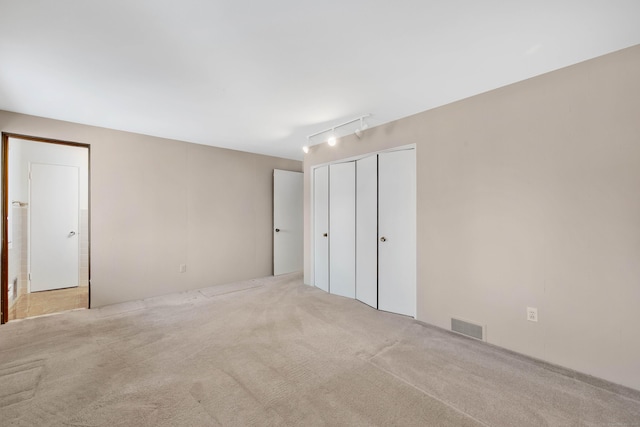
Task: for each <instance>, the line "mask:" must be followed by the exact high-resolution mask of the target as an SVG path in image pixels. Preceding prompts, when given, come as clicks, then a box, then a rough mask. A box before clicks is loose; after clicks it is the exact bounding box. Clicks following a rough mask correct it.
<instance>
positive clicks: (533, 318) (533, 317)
mask: <svg viewBox="0 0 640 427" xmlns="http://www.w3.org/2000/svg"><path fill="white" fill-rule="evenodd" d="M527 320H528V321H530V322H537V321H538V309H537V308H535V307H527Z"/></svg>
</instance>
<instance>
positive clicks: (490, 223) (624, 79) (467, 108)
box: [305, 46, 640, 389]
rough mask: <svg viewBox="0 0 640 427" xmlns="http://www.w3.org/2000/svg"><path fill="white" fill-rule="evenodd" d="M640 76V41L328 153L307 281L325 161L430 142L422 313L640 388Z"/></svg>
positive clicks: (320, 157) (319, 152)
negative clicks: (473, 325)
mask: <svg viewBox="0 0 640 427" xmlns="http://www.w3.org/2000/svg"><path fill="white" fill-rule="evenodd" d="M638 76H640V46H636V47H633V48H630V49H626V50H623V51H620V52H616V53H613V54H610V55H607V56H604V57H600V58H596V59H594V60H591V61H587V62H584V63H581V64H578V65H575V66H572V67H569V68H565V69H562V70H558V71H555V72H552V73H549V74H546V75H543V76H540V77H536V78H533V79H530V80H527V81H524V82H520V83H517V84H514V85H511V86H507V87H504V88H501V89H498V90H494V91H491V92H488V93H485V94H482V95H479V96H475V97H472V98H469V99H466V100H463V101H460V102H456V103H453V104H450V105H447V106H444V107H441V108H438V109H434V110H430V111H426V112H424V113H421V114H418V115H415V116H411V117H408V118H405V119H402V120H398V121H396V122H392V123H389V124H387V125H384V126H379V127H376V128H373V129H370V130H368V131H366V134H365V137H363V139H361V140H358V139H356V138H355V137H354V136H351V137H347V138H345V139H343V140H342V141H340V142H339V143H338V145H337V146H336V147H334V148H330V147H328V146H327V145H326V144H323V145H320V146H316V147H313V148H312V149H311V152H310V153H309V154H308V155H307V156H306V158H305V221H306V222H305V272H306V275H305V281H306V282H307V283H309V282H310V278H309V268H310V260H309V252H310V247H309V243H310V242H309V229H310V228H309V224H310V222H309V221H310V215H309V185H310V183H309V170H310V167H311V166H312V165H316V164H321V163H324V162H328V161H331V160H336V159H340V158H347V157H351V156H354V155H357V154H361V153H365V152H373V151H377V150H380V149H384V148H388V147H393V146H400V145H406V144H413V143H415V144H417V168H418V176H417V180H418V182H417V197H418V212H417V217H418V223H417V228H418V236H417V242H418V246H417V257H418V258H417V259H418V272H417V273H418V295H417V298H418V315H417V318H418V319H419V320H421V321H424V322H427V323H431V324H434V325H437V326H440V327H443V328H447V329H449V328H450V319H451V317H460V318H463V319H468V320H471V321H475V322H478V323H481V324H484V325H486V328H487V329H486V331H487V341H488V342H489V343H492V344H496V345H498V346H502V347H505V348H508V349H511V350H515V351H517V352H520V353H523V354H527V355H530V356H533V357H536V358H539V359H542V360H546V361H549V362H552V363H555V364H559V365H562V366H565V367H569V368H572V369H575V370H578V371H581V372H585V373H588V374H591V375H594V376H597V377H601V378H604V379H608V380H610V381H613V382H616V383H619V384H623V385H627V386H630V387H633V388H636V389H640V334H638V330H637V328H638V325H640V309H639V308H638V307H639V306H640V78H638ZM527 306H532V307H537V308H538V314H539V322H538V323H532V322H528V321H527V320H525V310H526V307H527Z"/></svg>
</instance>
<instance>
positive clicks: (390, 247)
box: [378, 150, 416, 317]
mask: <svg viewBox="0 0 640 427" xmlns="http://www.w3.org/2000/svg"><path fill="white" fill-rule="evenodd" d="M415 183H416V172H415V150H404V151H394V152H390V153H382V154H380V155H379V156H378V198H379V199H378V308H379V309H380V310H385V311H390V312H393V313H399V314H404V315H407V316H412V317H415V314H416V189H415Z"/></svg>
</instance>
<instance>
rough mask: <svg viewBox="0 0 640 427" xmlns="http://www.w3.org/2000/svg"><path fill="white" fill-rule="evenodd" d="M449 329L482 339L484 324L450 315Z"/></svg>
mask: <svg viewBox="0 0 640 427" xmlns="http://www.w3.org/2000/svg"><path fill="white" fill-rule="evenodd" d="M451 330H452V331H453V332H457V333H459V334H462V335H466V336H468V337H471V338H475V339H478V340H481V341H484V326H482V325H478V324H476V323H471V322H467V321H466V320H460V319H456V318H454V317H452V318H451Z"/></svg>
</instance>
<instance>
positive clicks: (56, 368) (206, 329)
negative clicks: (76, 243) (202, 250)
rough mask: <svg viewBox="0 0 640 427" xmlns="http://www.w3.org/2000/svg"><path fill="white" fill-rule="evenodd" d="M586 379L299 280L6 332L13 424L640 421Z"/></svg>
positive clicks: (4, 394)
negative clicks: (329, 292)
mask: <svg viewBox="0 0 640 427" xmlns="http://www.w3.org/2000/svg"><path fill="white" fill-rule="evenodd" d="M574 377H577V378H574ZM581 378H582V379H585V378H583V377H582V376H580V375H577V376H576V375H571V372H565V371H563V370H561V369H555V368H553V367H549V366H546V365H544V364H542V363H539V362H535V361H532V360H530V359H527V358H525V357H522V356H518V355H514V354H511V353H509V352H506V351H503V350H500V349H497V348H494V347H492V346H488V345H485V344H483V343H480V342H476V341H473V340H470V339H467V338H465V337H460V336H457V335H453V334H451V333H449V332H446V331H442V330H440V329H437V328H433V327H429V326H425V325H422V324H420V323H419V322H416V321H414V320H412V319H409V318H406V317H403V316H398V315H393V314H389V313H384V312H379V311H376V310H373V309H371V308H369V307H368V306H366V305H364V304H362V303H359V302H357V301H355V300H351V299H346V298H341V297H336V296H332V295H328V294H326V293H324V292H322V291H320V290H318V289H315V288H312V287H309V286H305V285H303V284H302V280H301V277H300V275H297V274H296V275H287V276H281V277H278V278H265V279H261V280H252V281H247V282H242V283H236V284H229V285H223V286H215V287H211V288H207V289H201V290H199V291H191V292H186V293H180V294H174V295H169V296H166V297H159V298H153V299H148V300H144V301H136V302H132V303H125V304H119V305H114V306H109V307H105V308H102V309H92V310H84V311H76V312H68V313H64V314H60V315H55V316H49V317H40V318H34V319H27V320H23V321H17V322H14V323H9V324H7V325H4V326H2V327H0V425H2V426H14V425H16V426H48V425H55V426H66V425H69V426H215V425H229V426H233V425H237V426H248V425H260V426H262V425H291V426H315V425H332V426H334V425H356V426H357V425H362V426H364V425H379V426H392V425H398V426H401V425H407V426H410V425H416V426H510V427H511V426H518V427H520V426H545V425H550V426H618V427H620V426H640V392H636V391H633V390H629V389H625V388H623V387H616V386H613V385H610V384H608V383H605V382H600V381H597V380H590V379H588V378H586V381H582V380H580V379H581Z"/></svg>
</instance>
